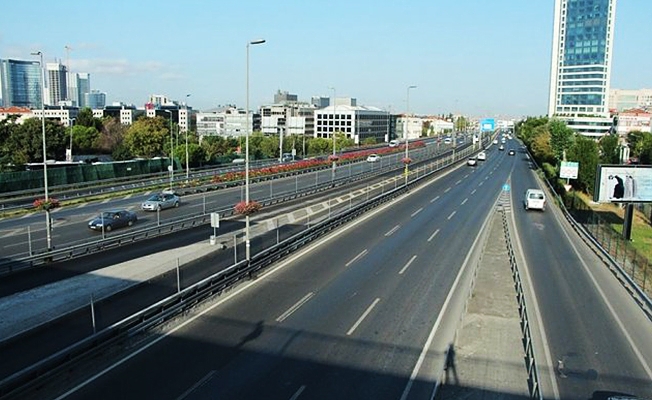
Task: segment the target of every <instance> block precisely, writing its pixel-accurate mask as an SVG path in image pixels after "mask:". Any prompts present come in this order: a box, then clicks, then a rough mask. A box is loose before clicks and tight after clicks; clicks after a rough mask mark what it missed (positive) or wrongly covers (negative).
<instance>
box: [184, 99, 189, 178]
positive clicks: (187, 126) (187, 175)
mask: <svg viewBox="0 0 652 400" xmlns="http://www.w3.org/2000/svg"><path fill="white" fill-rule="evenodd" d="M188 97H190V95H189V94H187V95H186V102H185V104H184V106H185V108H186V182H188V179H190V163H189V162H188V130H189V129H190V118H189V115H188Z"/></svg>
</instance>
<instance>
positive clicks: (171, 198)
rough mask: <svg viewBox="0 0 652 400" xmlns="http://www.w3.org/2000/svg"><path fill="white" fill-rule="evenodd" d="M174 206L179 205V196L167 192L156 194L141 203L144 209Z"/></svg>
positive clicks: (160, 208)
mask: <svg viewBox="0 0 652 400" xmlns="http://www.w3.org/2000/svg"><path fill="white" fill-rule="evenodd" d="M173 207H175V208H176V207H179V196H177V195H176V194H174V193H166V192H161V193H157V194H154V195H152V196H151V197H150V198H149V199H147V200H146V201H145V202H143V204H141V205H140V208H141V209H142V210H144V211H158V210H163V209H165V208H173Z"/></svg>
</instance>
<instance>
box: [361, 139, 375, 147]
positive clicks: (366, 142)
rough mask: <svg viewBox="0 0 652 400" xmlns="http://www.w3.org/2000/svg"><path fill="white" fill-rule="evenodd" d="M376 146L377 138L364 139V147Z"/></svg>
mask: <svg viewBox="0 0 652 400" xmlns="http://www.w3.org/2000/svg"><path fill="white" fill-rule="evenodd" d="M374 144H376V138H375V137H368V138H364V139H362V145H363V146H372V145H374Z"/></svg>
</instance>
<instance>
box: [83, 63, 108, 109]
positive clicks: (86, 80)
mask: <svg viewBox="0 0 652 400" xmlns="http://www.w3.org/2000/svg"><path fill="white" fill-rule="evenodd" d="M75 76H76V81H77V93H76V95H77V99H78V103H77V104H78V105H79V107H91V108H93V107H92V106H91V105H89V104H88V103H86V95H87V94H90V93H91V75H90V74H89V73H86V72H81V73H77V74H75ZM105 103H106V94H105V99H104V101H103V104H102V105H101V106H100V107H104V104H105ZM94 105H97V103H94Z"/></svg>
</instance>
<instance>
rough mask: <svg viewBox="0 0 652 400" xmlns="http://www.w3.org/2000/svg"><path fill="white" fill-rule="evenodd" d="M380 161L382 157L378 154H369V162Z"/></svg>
mask: <svg viewBox="0 0 652 400" xmlns="http://www.w3.org/2000/svg"><path fill="white" fill-rule="evenodd" d="M377 161H380V156H379V155H378V154H369V156H368V157H367V162H377Z"/></svg>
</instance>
